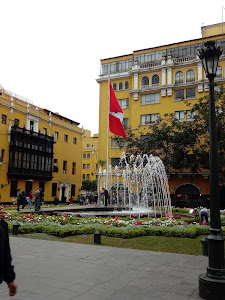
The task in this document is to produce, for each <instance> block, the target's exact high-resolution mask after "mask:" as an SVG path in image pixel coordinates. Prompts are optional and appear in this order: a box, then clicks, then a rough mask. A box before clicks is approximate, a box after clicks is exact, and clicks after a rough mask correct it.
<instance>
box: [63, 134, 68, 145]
mask: <svg viewBox="0 0 225 300" xmlns="http://www.w3.org/2000/svg"><path fill="white" fill-rule="evenodd" d="M64 142H66V143H67V142H68V135H67V134H64Z"/></svg>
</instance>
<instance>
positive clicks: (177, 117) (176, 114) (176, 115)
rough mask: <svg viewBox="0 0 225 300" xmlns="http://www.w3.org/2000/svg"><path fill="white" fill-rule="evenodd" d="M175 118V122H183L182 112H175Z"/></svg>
mask: <svg viewBox="0 0 225 300" xmlns="http://www.w3.org/2000/svg"><path fill="white" fill-rule="evenodd" d="M175 118H176V119H177V121H180V122H183V121H184V111H183V110H182V111H175Z"/></svg>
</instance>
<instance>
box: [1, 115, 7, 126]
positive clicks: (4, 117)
mask: <svg viewBox="0 0 225 300" xmlns="http://www.w3.org/2000/svg"><path fill="white" fill-rule="evenodd" d="M6 122H7V116H6V115H2V124H6Z"/></svg>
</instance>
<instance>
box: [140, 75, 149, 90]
mask: <svg viewBox="0 0 225 300" xmlns="http://www.w3.org/2000/svg"><path fill="white" fill-rule="evenodd" d="M141 88H142V89H148V88H149V78H148V77H147V76H144V77H143V78H142V79H141Z"/></svg>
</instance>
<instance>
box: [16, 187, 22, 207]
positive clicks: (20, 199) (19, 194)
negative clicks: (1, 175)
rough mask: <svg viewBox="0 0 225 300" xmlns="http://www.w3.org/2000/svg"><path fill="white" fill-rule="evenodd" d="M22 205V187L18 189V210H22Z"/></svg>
mask: <svg viewBox="0 0 225 300" xmlns="http://www.w3.org/2000/svg"><path fill="white" fill-rule="evenodd" d="M20 205H22V194H21V192H20V189H18V190H17V211H19V210H20Z"/></svg>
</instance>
